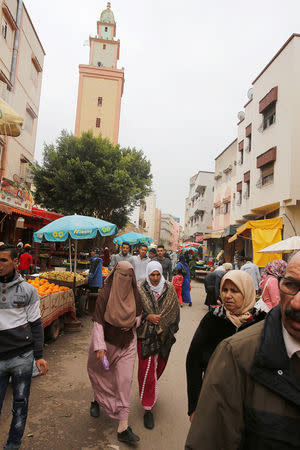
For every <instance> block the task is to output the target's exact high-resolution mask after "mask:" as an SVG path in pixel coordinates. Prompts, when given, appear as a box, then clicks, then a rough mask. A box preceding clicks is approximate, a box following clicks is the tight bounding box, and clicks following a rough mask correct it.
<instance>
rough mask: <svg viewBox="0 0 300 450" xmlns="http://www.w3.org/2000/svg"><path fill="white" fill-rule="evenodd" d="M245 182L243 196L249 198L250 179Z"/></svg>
mask: <svg viewBox="0 0 300 450" xmlns="http://www.w3.org/2000/svg"><path fill="white" fill-rule="evenodd" d="M245 184H246V192H245V198H249V197H250V180H249V181H247V182H246V183H245Z"/></svg>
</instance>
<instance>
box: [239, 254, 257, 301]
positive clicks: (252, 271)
mask: <svg viewBox="0 0 300 450" xmlns="http://www.w3.org/2000/svg"><path fill="white" fill-rule="evenodd" d="M241 270H244V271H245V272H247V273H249V275H250V276H251V278H252V280H253V283H254V287H255V291H256V292H257V291H258V290H259V282H260V273H259V268H258V266H257V265H256V264H254V263H253V262H252V258H250V256H246V257H245V259H244V264H243V265H242V267H241Z"/></svg>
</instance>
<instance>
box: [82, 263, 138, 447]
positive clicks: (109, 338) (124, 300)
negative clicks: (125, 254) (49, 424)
mask: <svg viewBox="0 0 300 450" xmlns="http://www.w3.org/2000/svg"><path fill="white" fill-rule="evenodd" d="M141 312H142V308H141V301H140V295H139V292H138V290H137V284H136V279H135V275H134V270H133V267H132V265H131V264H130V263H129V262H127V261H120V262H119V263H118V264H117V265H116V266H115V267H114V269H113V271H112V272H111V273H110V274H109V275H108V277H107V278H106V280H105V282H104V287H103V288H102V289H101V290H100V292H99V295H98V298H97V303H96V308H95V314H94V317H93V320H94V326H93V334H92V340H91V344H90V349H89V356H88V365H87V369H88V374H89V377H90V381H91V384H92V388H93V391H94V400H95V401H94V402H92V405H93V404H94V406H96V407H97V406H98V405H100V406H101V407H102V408H103V409H104V411H105V412H106V413H107V415H108V416H109V417H111V418H112V419H116V420H118V421H119V426H118V433H117V436H118V440H119V441H121V442H126V443H133V442H137V441H138V440H139V437H138V436H137V435H135V434H134V433H133V432H132V429H131V428H130V427H129V426H128V417H129V412H130V397H131V388H132V378H133V369H134V362H135V358H136V353H137V350H136V345H137V337H136V327H137V326H138V325H139V322H140V320H141ZM106 359H107V361H108V364H109V369H108V370H107V367H105V360H106ZM98 408H99V406H98ZM98 415H99V414H98ZM94 417H95V416H94Z"/></svg>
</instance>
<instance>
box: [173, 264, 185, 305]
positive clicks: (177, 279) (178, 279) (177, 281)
mask: <svg viewBox="0 0 300 450" xmlns="http://www.w3.org/2000/svg"><path fill="white" fill-rule="evenodd" d="M182 284H183V275H182V269H180V268H179V269H176V273H175V276H174V277H173V286H174V288H175V291H176V293H177V295H178V301H179V305H180V308H182V306H183V302H182V295H181V294H182Z"/></svg>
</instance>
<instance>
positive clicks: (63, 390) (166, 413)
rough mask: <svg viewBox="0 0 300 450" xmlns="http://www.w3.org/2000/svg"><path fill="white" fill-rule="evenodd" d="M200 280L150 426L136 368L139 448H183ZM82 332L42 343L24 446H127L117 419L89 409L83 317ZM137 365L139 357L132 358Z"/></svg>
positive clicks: (3, 432) (0, 437)
mask: <svg viewBox="0 0 300 450" xmlns="http://www.w3.org/2000/svg"><path fill="white" fill-rule="evenodd" d="M204 298H205V296H204V288H203V284H201V283H198V282H195V281H193V282H192V301H193V306H192V308H189V307H188V306H184V307H183V308H182V309H181V322H180V331H179V332H178V334H177V342H176V344H175V345H174V347H173V349H172V351H171V356H170V361H169V363H168V365H167V368H166V371H165V372H164V374H163V375H162V378H161V379H160V382H159V397H158V402H157V404H156V406H155V408H154V409H153V414H154V418H155V428H154V430H152V431H150V430H146V429H145V428H144V426H143V409H142V407H141V404H140V401H139V397H138V384H137V377H136V373H135V376H134V384H133V390H132V406H131V414H130V418H129V424H130V425H131V426H132V428H133V430H134V431H135V432H136V433H137V434H138V435H139V436H140V438H141V441H140V443H139V445H138V448H140V449H143V450H152V449H153V450H154V449H155V450H157V449H158V450H168V449H169V450H182V449H183V447H184V442H185V438H186V435H187V432H188V429H189V421H188V417H187V396H186V379H185V357H186V353H187V350H188V347H189V344H190V341H191V338H192V336H193V333H194V331H195V329H196V327H197V325H198V323H199V320H200V318H201V317H202V316H203V314H204V313H205V312H206V310H207V308H206V306H203V301H204ZM82 324H83V328H82V330H81V332H80V333H70V334H64V335H62V336H60V337H59V338H58V340H57V341H56V342H54V343H51V344H49V345H48V346H46V347H45V358H46V359H47V360H48V362H49V367H50V370H49V372H48V374H47V376H46V377H38V378H34V379H33V380H32V389H31V398H30V408H29V415H28V420H27V425H26V430H25V434H24V439H23V445H22V447H21V448H22V449H24V450H25V449H38V448H45V449H47V450H52V449H53V450H54V449H59V450H71V449H78V450H79V449H81V450H84V449H109V448H114V449H125V448H128V447H127V446H126V445H124V444H121V443H120V442H118V440H117V437H116V429H117V423H116V422H114V421H113V420H111V419H109V418H108V417H107V416H106V415H105V413H104V412H102V411H101V415H100V418H99V419H94V418H92V417H90V415H89V407H90V401H91V400H92V391H91V386H90V382H89V379H88V375H87V371H86V361H87V352H88V347H89V341H90V332H91V328H92V324H91V321H90V318H89V317H88V316H86V317H84V318H83V319H82ZM136 368H137V361H136ZM8 394H9V395H7V396H6V399H5V403H4V407H3V411H2V415H1V427H0V442H1V444H3V443H4V442H5V439H6V436H7V431H8V428H9V424H10V420H11V414H10V408H11V392H10V388H9V392H8Z"/></svg>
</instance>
